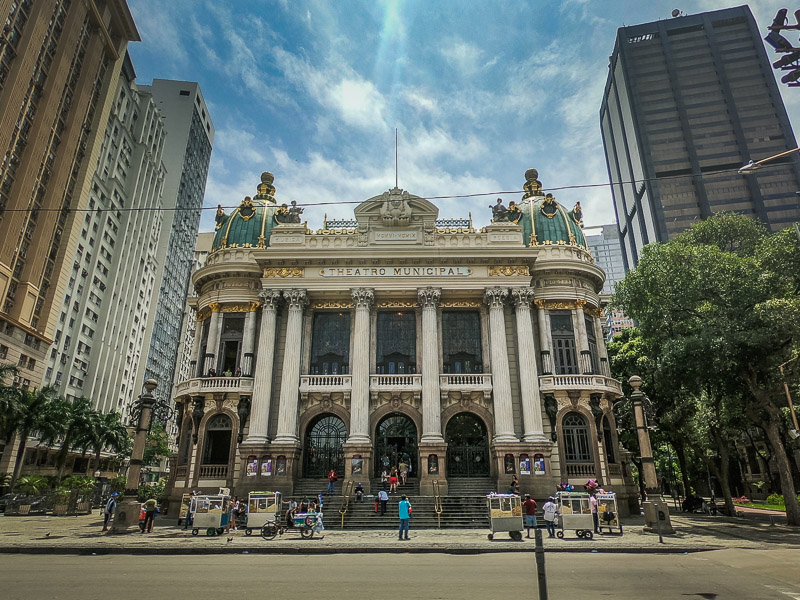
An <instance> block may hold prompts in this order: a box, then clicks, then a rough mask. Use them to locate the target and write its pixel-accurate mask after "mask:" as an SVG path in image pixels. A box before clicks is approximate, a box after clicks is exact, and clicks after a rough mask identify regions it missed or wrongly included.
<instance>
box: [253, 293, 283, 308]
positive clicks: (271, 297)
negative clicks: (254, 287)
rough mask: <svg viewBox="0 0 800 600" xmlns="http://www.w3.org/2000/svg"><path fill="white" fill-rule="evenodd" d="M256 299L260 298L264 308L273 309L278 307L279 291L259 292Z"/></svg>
mask: <svg viewBox="0 0 800 600" xmlns="http://www.w3.org/2000/svg"><path fill="white" fill-rule="evenodd" d="M258 297H259V298H261V302H262V303H263V305H264V308H270V309H275V308H277V307H278V302H280V300H281V291H280V290H273V289H269V290H261V292H259V294H258Z"/></svg>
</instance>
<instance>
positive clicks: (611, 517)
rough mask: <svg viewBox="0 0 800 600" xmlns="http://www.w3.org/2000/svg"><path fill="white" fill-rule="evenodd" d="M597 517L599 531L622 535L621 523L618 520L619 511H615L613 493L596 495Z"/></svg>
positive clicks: (615, 496)
mask: <svg viewBox="0 0 800 600" xmlns="http://www.w3.org/2000/svg"><path fill="white" fill-rule="evenodd" d="M595 498H597V517H598V520H599V521H600V531H602V532H605V530H608V533H619V534H620V535H622V521H620V520H619V510H617V495H616V494H615V493H613V492H608V493H607V494H597V495H596V496H595Z"/></svg>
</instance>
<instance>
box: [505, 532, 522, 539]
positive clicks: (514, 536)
mask: <svg viewBox="0 0 800 600" xmlns="http://www.w3.org/2000/svg"><path fill="white" fill-rule="evenodd" d="M508 535H510V536H511V539H512V540H514V541H515V542H519V541H521V540H522V532H521V531H509V532H508Z"/></svg>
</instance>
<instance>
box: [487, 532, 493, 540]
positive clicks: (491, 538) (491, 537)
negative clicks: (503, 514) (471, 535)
mask: <svg viewBox="0 0 800 600" xmlns="http://www.w3.org/2000/svg"><path fill="white" fill-rule="evenodd" d="M486 537H488V538H489V539H490V540H493V539H494V534H493V533H490V534H489V535H487V536H486Z"/></svg>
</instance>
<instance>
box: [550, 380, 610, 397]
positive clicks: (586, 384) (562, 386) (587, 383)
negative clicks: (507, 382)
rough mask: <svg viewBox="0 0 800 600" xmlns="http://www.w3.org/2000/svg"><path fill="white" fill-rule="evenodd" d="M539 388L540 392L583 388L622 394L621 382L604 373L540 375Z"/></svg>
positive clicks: (597, 391) (591, 391) (590, 390)
mask: <svg viewBox="0 0 800 600" xmlns="http://www.w3.org/2000/svg"><path fill="white" fill-rule="evenodd" d="M539 388H540V391H541V392H542V393H546V392H557V391H574V390H585V391H588V392H590V393H604V394H611V395H612V396H622V384H621V383H620V382H619V381H617V380H616V379H613V378H611V377H606V376H605V375H541V376H540V377H539Z"/></svg>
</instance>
